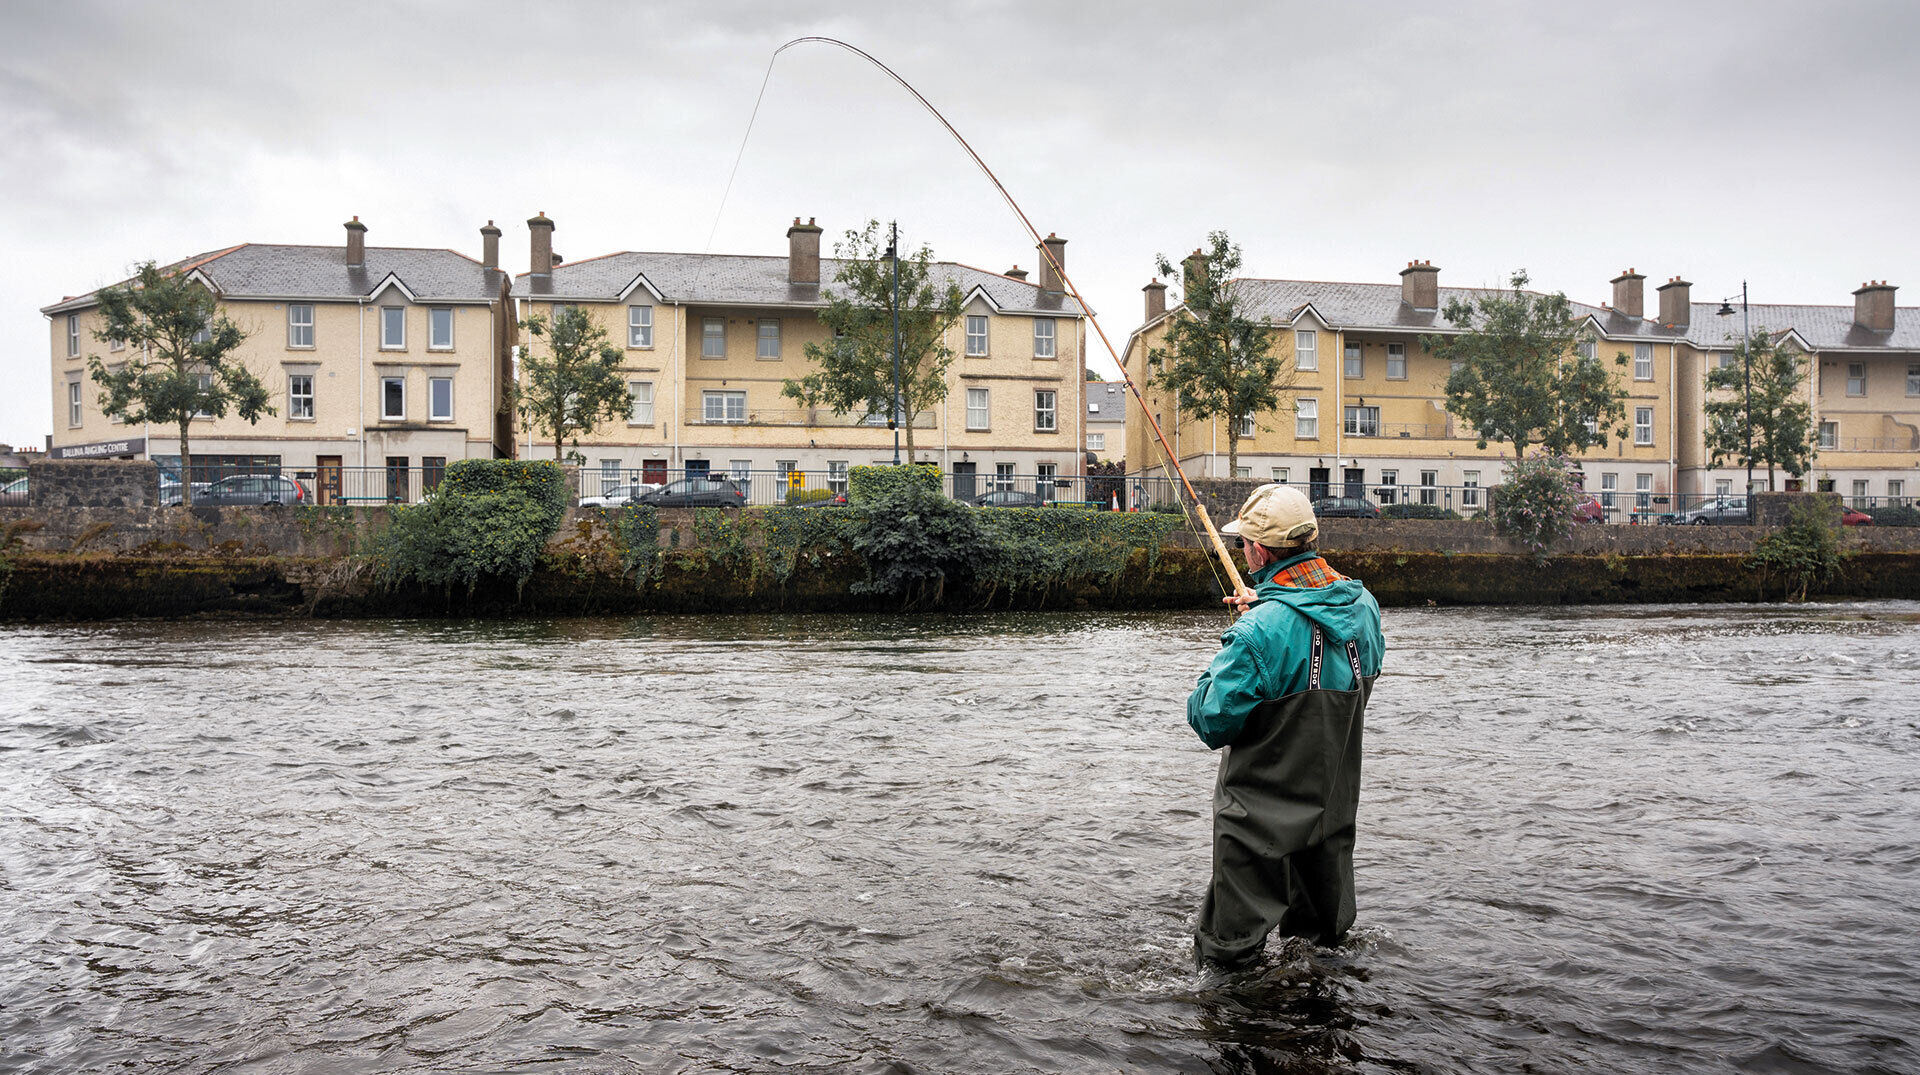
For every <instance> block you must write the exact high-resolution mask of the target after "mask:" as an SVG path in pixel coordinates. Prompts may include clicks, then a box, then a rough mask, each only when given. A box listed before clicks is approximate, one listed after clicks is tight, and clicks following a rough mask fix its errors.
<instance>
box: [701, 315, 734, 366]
mask: <svg viewBox="0 0 1920 1075" xmlns="http://www.w3.org/2000/svg"><path fill="white" fill-rule="evenodd" d="M700 357H701V358H725V357H727V319H726V318H724V317H703V318H701V319H700Z"/></svg>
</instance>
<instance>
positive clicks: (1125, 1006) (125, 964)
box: [0, 604, 1920, 1072]
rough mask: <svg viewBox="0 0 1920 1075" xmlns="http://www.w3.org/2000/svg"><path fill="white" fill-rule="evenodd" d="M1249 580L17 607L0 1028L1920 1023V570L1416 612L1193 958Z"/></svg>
mask: <svg viewBox="0 0 1920 1075" xmlns="http://www.w3.org/2000/svg"><path fill="white" fill-rule="evenodd" d="M1222 623H1223V620H1222V618H1221V617H1218V616H1207V615H1142V616H1108V615H1101V616H1091V615H1089V616H993V617H976V618H956V619H932V618H929V619H899V620H873V619H858V618H844V617H788V618H736V619H718V620H712V619H709V620H701V619H667V618H659V619H642V620H635V621H611V620H592V621H566V622H557V623H548V624H511V623H507V624H502V623H489V624H464V625H463V624H444V623H380V624H313V625H294V626H288V625H283V624H271V625H249V624H224V623H223V624H183V625H147V624H136V625H122V626H112V627H84V628H62V629H53V630H38V629H35V630H22V629H15V630H9V631H6V632H4V633H0V677H3V678H0V686H3V687H4V691H3V693H0V712H3V713H4V716H0V1068H4V1069H8V1070H16V1069H17V1070H36V1071H82V1070H85V1071H98V1070H115V1071H121V1070H125V1071H146V1070H153V1071H182V1072H188V1071H222V1072H227V1071H232V1072H336V1071H394V1072H429V1071H432V1072H440V1071H453V1072H467V1071H503V1070H504V1071H556V1072H575V1071H584V1072H628V1071H632V1072H707V1071H756V1072H757V1071H782V1072H829V1071H831V1072H841V1071H845V1072H972V1071H980V1072H1025V1071H1044V1072H1068V1071H1071V1072H1082V1071H1142V1072H1158V1071H1194V1072H1201V1071H1245V1072H1254V1071H1286V1072H1311V1071H1323V1070H1325V1071H1347V1070H1353V1071H1368V1072H1376V1071H1433V1072H1453V1071H1487V1072H1494V1071H1543V1072H1557V1071H1572V1070H1576V1069H1581V1068H1584V1069H1587V1070H1593V1071H1609V1072H1613V1071H1676V1072H1678V1071H1686V1072H1721V1071H1725V1072H1732V1071H1743V1072H1744V1071H1763V1072H1799V1071H1808V1072H1811V1071H1836V1072H1837V1071H1846V1072H1913V1071H1916V1070H1920V1029H1917V1027H1920V1001H1917V1000H1916V997H1920V942H1916V937H1920V881H1917V880H1916V866H1917V865H1920V796H1917V795H1916V792H1920V765H1917V764H1916V762H1920V703H1917V702H1916V698H1915V695H1916V692H1917V685H1920V606H1914V605H1887V604H1877V605H1846V606H1825V607H1815V608H1800V609H1778V608H1744V607H1743V608H1727V607H1717V608H1648V609H1579V610H1569V611H1543V610H1532V611H1513V610H1423V611H1391V612H1389V613H1388V619H1387V634H1388V642H1389V647H1390V650H1389V654H1388V661H1387V671H1386V675H1385V676H1384V678H1383V679H1382V680H1381V682H1380V684H1379V687H1378V689H1377V691H1376V693H1375V695H1374V705H1373V710H1372V712H1371V713H1370V714H1369V748H1370V749H1369V755H1368V758H1367V786H1366V793H1365V798H1364V800H1363V802H1362V813H1361V825H1362V829H1361V838H1360V849H1359V860H1360V861H1359V884H1360V922H1361V928H1360V930H1359V931H1358V933H1357V935H1356V936H1355V938H1354V939H1353V940H1352V941H1351V942H1350V943H1349V944H1348V945H1347V946H1346V947H1345V948H1344V949H1343V950H1341V951H1338V952H1324V951H1320V952H1315V951H1304V950H1301V949H1298V948H1295V947H1291V946H1288V947H1281V946H1278V945H1276V946H1275V948H1274V949H1272V950H1270V959H1269V961H1268V963H1267V964H1266V965H1265V966H1264V967H1263V968H1261V969H1260V970H1258V971H1257V972H1252V973H1248V974H1243V975H1239V976H1235V977H1232V978H1227V979H1203V978H1201V977H1199V976H1197V975H1196V974H1195V972H1194V971H1193V969H1192V966H1191V964H1190V956H1189V948H1188V938H1187V928H1188V921H1189V916H1190V914H1191V912H1192V910H1193V907H1194V904H1195V901H1196V900H1197V898H1198V895H1199V892H1200V888H1201V885H1202V883H1203V881H1204V878H1205V874H1206V870H1207V869H1208V854H1209V852H1208V840H1209V828H1208V816H1207V808H1208V802H1209V796H1210V793H1211V784H1212V780H1213V773H1214V756H1213V755H1211V754H1209V753H1208V752H1207V751H1206V749H1205V748H1204V747H1202V746H1201V745H1200V743H1199V742H1198V740H1197V739H1195V738H1194V737H1193V736H1192V735H1191V733H1189V732H1188V731H1187V729H1186V727H1185V724H1184V721H1183V718H1182V715H1181V708H1180V705H1181V700H1182V698H1183V697H1184V695H1185V692H1186V691H1187V689H1188V687H1189V686H1190V684H1191V682H1192V679H1193V677H1194V675H1195V674H1196V673H1197V671H1198V669H1199V667H1200V666H1201V664H1202V663H1203V662H1204V660H1205V659H1206V658H1207V657H1208V656H1209V655H1210V653H1211V651H1212V648H1213V645H1214V642H1213V636H1214V635H1216V634H1217V632H1218V630H1219V628H1220V626H1221V625H1222Z"/></svg>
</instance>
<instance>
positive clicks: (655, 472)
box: [640, 459, 667, 485]
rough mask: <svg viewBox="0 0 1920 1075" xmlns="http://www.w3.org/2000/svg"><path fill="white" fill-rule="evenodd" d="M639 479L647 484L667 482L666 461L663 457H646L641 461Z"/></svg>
mask: <svg viewBox="0 0 1920 1075" xmlns="http://www.w3.org/2000/svg"><path fill="white" fill-rule="evenodd" d="M640 480H641V481H643V482H646V483H647V484H648V485H665V484H667V461H666V460H664V459H648V460H644V461H642V462H641V464H640Z"/></svg>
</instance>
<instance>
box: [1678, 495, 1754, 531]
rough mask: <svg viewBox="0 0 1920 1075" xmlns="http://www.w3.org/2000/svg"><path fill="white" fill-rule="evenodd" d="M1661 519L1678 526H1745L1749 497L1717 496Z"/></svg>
mask: <svg viewBox="0 0 1920 1075" xmlns="http://www.w3.org/2000/svg"><path fill="white" fill-rule="evenodd" d="M1661 521H1662V522H1670V523H1673V524H1675V525H1677V526H1745V525H1747V498H1746V497H1744V496H1723V497H1717V498H1715V499H1713V500H1710V501H1708V502H1707V503H1705V504H1701V505H1699V506H1698V507H1692V508H1688V509H1687V510H1685V511H1682V512H1677V513H1675V514H1673V515H1669V516H1667V517H1665V518H1664V519H1662V520H1661Z"/></svg>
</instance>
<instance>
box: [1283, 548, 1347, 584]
mask: <svg viewBox="0 0 1920 1075" xmlns="http://www.w3.org/2000/svg"><path fill="white" fill-rule="evenodd" d="M1345 578H1346V576H1345V575H1342V574H1341V573H1340V572H1338V571H1335V570H1334V569H1333V568H1331V567H1329V566H1327V562H1326V560H1324V559H1322V558H1321V557H1318V556H1316V557H1314V558H1313V559H1311V560H1302V561H1300V562H1299V563H1297V564H1295V565H1293V566H1292V567H1289V568H1286V569H1285V570H1282V571H1276V572H1274V573H1273V579H1272V582H1273V584H1274V585H1275V586H1287V587H1291V588H1293V589H1297V590H1310V589H1313V588H1314V587H1316V586H1328V585H1331V584H1333V583H1336V582H1340V581H1342V580H1344V579H1345Z"/></svg>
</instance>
